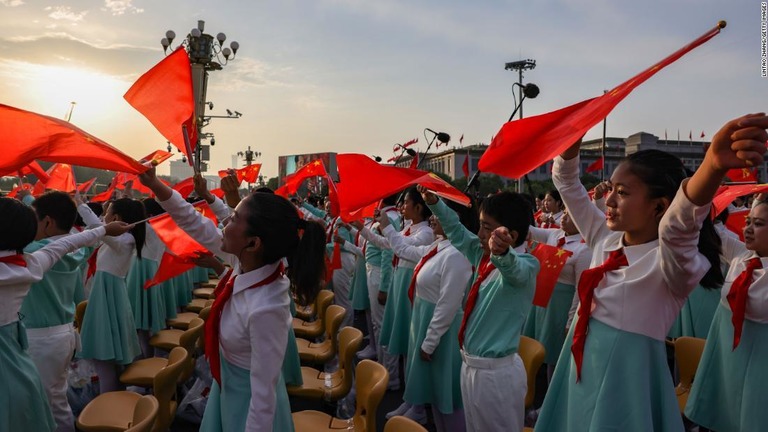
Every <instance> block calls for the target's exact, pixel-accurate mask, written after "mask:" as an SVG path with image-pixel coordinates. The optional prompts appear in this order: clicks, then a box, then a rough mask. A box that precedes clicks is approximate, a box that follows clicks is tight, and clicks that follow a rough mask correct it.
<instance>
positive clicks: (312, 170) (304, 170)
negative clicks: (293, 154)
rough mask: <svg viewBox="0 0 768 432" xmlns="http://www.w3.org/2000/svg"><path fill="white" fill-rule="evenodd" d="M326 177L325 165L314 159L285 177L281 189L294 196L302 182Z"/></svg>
mask: <svg viewBox="0 0 768 432" xmlns="http://www.w3.org/2000/svg"><path fill="white" fill-rule="evenodd" d="M377 165H378V164H377ZM327 175H328V173H327V172H326V171H325V165H324V164H323V161H322V160H320V159H316V160H313V161H312V162H310V163H308V164H306V165H304V166H303V167H301V168H300V169H299V170H298V171H296V172H295V173H293V174H292V175H291V176H287V177H285V183H284V184H283V187H284V188H285V189H284V190H285V191H286V192H287V194H288V195H294V194H295V193H296V192H297V191H298V190H299V187H300V186H301V184H302V183H303V182H304V180H306V179H308V178H310V177H316V176H324V177H325V176H327ZM280 189H282V188H280Z"/></svg>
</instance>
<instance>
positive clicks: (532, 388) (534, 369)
mask: <svg viewBox="0 0 768 432" xmlns="http://www.w3.org/2000/svg"><path fill="white" fill-rule="evenodd" d="M517 353H518V354H519V355H520V358H521V359H522V360H523V366H525V374H526V376H527V378H528V392H527V393H526V394H525V407H526V408H528V407H530V406H531V405H532V404H533V398H534V396H535V395H536V374H538V373H539V368H540V367H541V365H542V363H544V355H545V353H546V350H545V349H544V345H542V344H541V342H539V341H537V340H536V339H531V338H529V337H527V336H520V343H519V344H518V346H517Z"/></svg>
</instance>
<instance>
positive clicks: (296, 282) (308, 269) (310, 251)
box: [288, 220, 325, 305]
mask: <svg viewBox="0 0 768 432" xmlns="http://www.w3.org/2000/svg"><path fill="white" fill-rule="evenodd" d="M299 225H300V226H301V225H303V230H304V234H303V235H302V236H301V240H299V245H298V247H297V248H296V251H295V253H294V254H293V257H292V258H291V259H290V261H289V264H290V267H289V271H288V277H289V278H290V279H291V286H292V287H293V289H294V294H295V296H296V301H297V302H298V303H299V304H301V305H307V304H310V303H312V302H314V301H315V297H317V293H318V292H320V289H321V281H322V280H323V279H324V276H325V229H323V227H322V226H321V225H320V224H319V223H317V222H312V221H304V220H301V222H300V223H299Z"/></svg>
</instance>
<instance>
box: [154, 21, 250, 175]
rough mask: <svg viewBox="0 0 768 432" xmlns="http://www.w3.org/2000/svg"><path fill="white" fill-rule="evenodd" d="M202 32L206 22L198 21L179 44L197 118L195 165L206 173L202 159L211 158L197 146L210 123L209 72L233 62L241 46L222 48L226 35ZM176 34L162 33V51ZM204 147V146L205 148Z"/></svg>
mask: <svg viewBox="0 0 768 432" xmlns="http://www.w3.org/2000/svg"><path fill="white" fill-rule="evenodd" d="M204 30H205V21H203V20H199V21H198V22H197V27H196V28H193V29H192V30H191V31H190V32H189V34H187V36H186V37H185V38H184V40H183V41H182V43H181V44H182V46H184V49H185V50H186V51H187V55H189V61H190V63H191V66H192V92H193V95H194V98H195V117H196V119H197V129H198V130H197V132H198V133H197V136H198V141H197V143H195V164H196V165H197V170H198V171H200V172H204V171H206V169H204V168H207V167H204V166H203V164H202V159H203V156H205V160H209V159H210V157H209V156H210V155H208V154H207V153H208V152H207V151H206V152H205V153H206V154H204V153H203V148H202V147H203V146H202V145H201V143H200V140H201V137H203V136H204V134H203V133H202V128H203V127H204V126H206V125H207V124H208V122H209V121H210V116H209V117H206V116H205V107H206V105H208V106H209V108H210V109H213V103H211V102H206V92H207V88H208V72H209V71H217V70H221V69H222V67H223V66H225V65H226V64H227V63H228V62H229V61H230V60H234V59H235V55H236V54H237V50H238V49H240V44H239V43H237V42H235V41H232V42H231V43H230V44H229V47H225V46H224V41H226V40H227V36H226V35H225V34H224V33H219V34H217V35H216V37H215V38H214V37H213V36H211V35H210V34H207V33H203V31H204ZM174 38H176V33H175V32H174V31H173V30H168V31H167V32H165V37H164V38H163V39H162V40H160V43H161V44H162V46H163V51H164V52H165V53H167V52H168V48H171V49H172V48H173V47H172V44H173V40H174ZM212 144H213V143H212ZM206 147H207V146H206Z"/></svg>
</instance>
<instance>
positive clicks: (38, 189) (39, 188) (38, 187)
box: [32, 180, 45, 197]
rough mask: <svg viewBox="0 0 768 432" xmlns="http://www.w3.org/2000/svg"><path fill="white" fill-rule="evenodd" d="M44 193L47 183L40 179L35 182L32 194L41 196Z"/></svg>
mask: <svg viewBox="0 0 768 432" xmlns="http://www.w3.org/2000/svg"><path fill="white" fill-rule="evenodd" d="M44 193H45V183H43V182H41V181H40V180H38V181H37V183H35V187H33V188H32V196H34V197H39V196H40V195H42V194H44Z"/></svg>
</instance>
